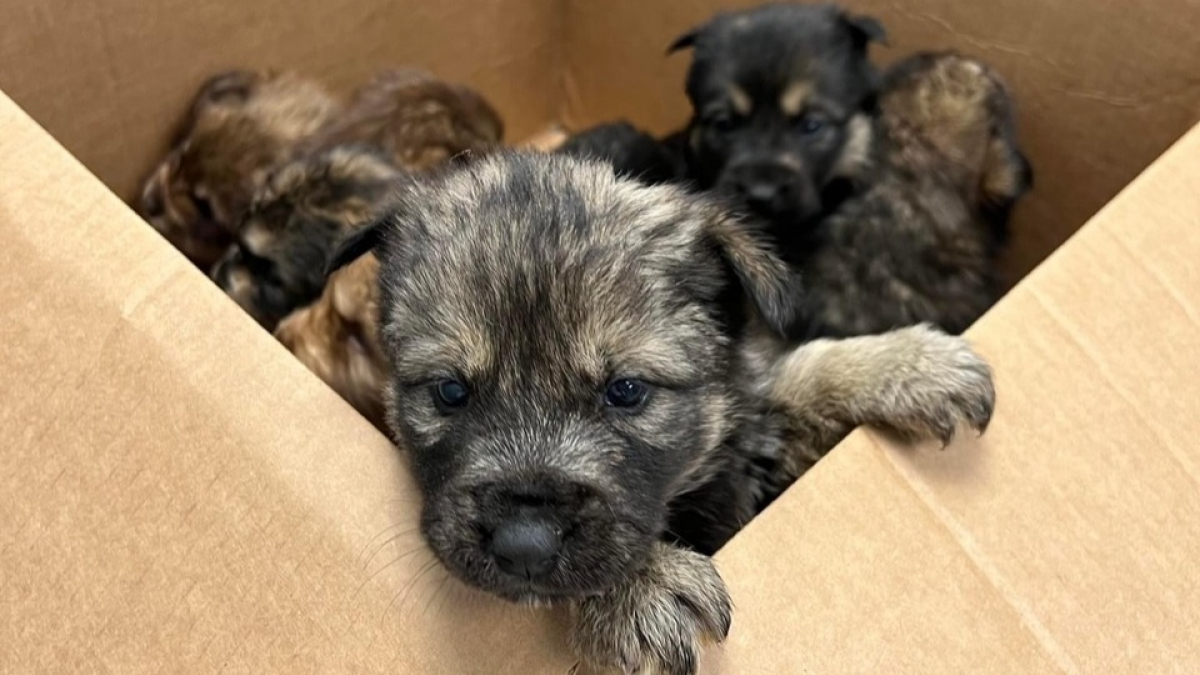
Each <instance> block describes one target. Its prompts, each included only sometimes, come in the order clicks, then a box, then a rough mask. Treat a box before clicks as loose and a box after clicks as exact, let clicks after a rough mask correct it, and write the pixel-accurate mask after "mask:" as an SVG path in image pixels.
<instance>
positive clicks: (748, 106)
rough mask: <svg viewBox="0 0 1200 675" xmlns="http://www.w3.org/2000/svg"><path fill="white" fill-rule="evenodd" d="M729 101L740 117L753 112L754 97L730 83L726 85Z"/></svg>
mask: <svg viewBox="0 0 1200 675" xmlns="http://www.w3.org/2000/svg"><path fill="white" fill-rule="evenodd" d="M728 93H729V103H730V105H732V106H733V110H734V111H735V112H736V113H737V114H738V115H741V116H742V117H746V116H747V115H749V114H750V113H752V112H754V99H752V98H750V95H749V94H747V93H746V92H745V91H743V90H742V88H741V87H739V86H737V85H736V84H730V85H729V87H728Z"/></svg>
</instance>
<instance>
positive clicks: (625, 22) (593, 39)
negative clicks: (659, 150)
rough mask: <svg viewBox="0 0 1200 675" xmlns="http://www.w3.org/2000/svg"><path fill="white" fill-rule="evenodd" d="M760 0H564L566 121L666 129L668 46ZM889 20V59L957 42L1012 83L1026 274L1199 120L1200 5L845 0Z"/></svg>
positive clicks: (1020, 263)
mask: <svg viewBox="0 0 1200 675" xmlns="http://www.w3.org/2000/svg"><path fill="white" fill-rule="evenodd" d="M755 4H758V3H757V2H756V0H688V1H673V2H645V1H644V0H611V1H607V2H593V1H591V0H566V6H567V17H566V26H567V37H566V40H565V42H564V50H565V54H566V60H567V64H568V69H567V71H566V92H565V94H566V101H565V106H566V107H565V111H564V119H565V121H566V122H567V124H568V125H569V126H571V127H578V126H581V125H586V124H591V123H594V122H597V121H601V120H606V119H610V118H615V117H620V116H626V117H632V118H633V119H634V121H636V122H638V123H640V124H644V125H646V126H649V127H650V128H652V129H655V130H657V131H659V132H666V131H671V130H674V129H676V128H679V127H680V126H681V125H682V124H683V123H684V122H685V121H686V120H687V110H688V108H687V101H686V99H685V97H684V95H683V73H684V70H685V69H686V67H687V63H688V60H689V56H688V55H687V54H686V53H681V54H676V55H674V56H672V57H667V56H666V55H665V52H666V48H667V45H669V44H670V43H671V42H672V41H673V40H674V38H675V37H677V36H678V35H679V34H680V33H682V32H683V31H685V30H687V29H688V28H690V27H692V26H694V25H697V24H699V23H700V22H702V21H704V20H705V19H707V18H708V17H709V16H711V15H712V14H713V13H714V12H716V11H717V10H719V9H725V8H736V7H746V6H752V5H755ZM842 4H843V5H845V6H847V7H850V8H853V9H854V10H855V11H858V12H864V13H869V14H872V15H874V16H877V17H879V18H880V19H881V20H883V22H884V23H885V25H886V26H887V29H888V33H889V36H890V43H891V45H892V48H891V49H881V50H879V51H878V55H879V57H880V60H881V61H883V62H886V61H890V60H892V59H895V58H898V57H901V56H903V55H906V54H909V53H911V52H913V51H917V50H922V49H941V48H954V49H958V50H961V51H964V52H966V53H968V54H972V55H975V56H978V57H980V58H983V59H985V60H987V61H988V62H989V63H991V64H993V65H994V66H995V67H996V68H997V69H998V70H999V72H1001V73H1002V74H1003V75H1004V76H1005V78H1006V79H1007V80H1008V81H1009V84H1010V85H1011V86H1012V88H1013V90H1014V92H1015V95H1016V97H1017V100H1018V104H1019V108H1018V109H1019V112H1020V131H1021V136H1022V141H1023V145H1024V146H1025V148H1026V149H1027V151H1028V153H1029V155H1030V157H1031V159H1032V162H1033V164H1034V169H1035V173H1036V181H1035V182H1036V186H1035V189H1034V191H1033V192H1032V193H1031V194H1030V196H1029V197H1028V198H1027V199H1026V200H1025V201H1024V202H1023V203H1022V205H1021V207H1020V208H1019V209H1018V211H1017V214H1016V218H1015V220H1014V223H1013V228H1014V231H1015V234H1014V237H1013V244H1012V250H1011V252H1010V256H1009V260H1008V264H1007V267H1008V276H1009V278H1010V280H1012V281H1016V280H1017V279H1020V278H1021V277H1022V276H1024V275H1025V274H1026V273H1028V272H1029V270H1031V269H1033V267H1034V266H1035V265H1037V263H1039V262H1041V260H1042V259H1044V258H1045V257H1046V255H1048V254H1049V253H1050V252H1051V251H1053V250H1054V249H1055V248H1057V247H1058V246H1059V245H1060V244H1062V242H1063V241H1064V240H1065V239H1066V238H1067V237H1068V236H1069V235H1070V234H1071V233H1073V232H1074V231H1075V230H1077V229H1078V228H1079V226H1080V225H1082V224H1083V223H1084V221H1085V220H1087V219H1088V218H1090V217H1091V216H1092V214H1094V213H1095V212H1096V211H1097V210H1098V209H1099V208H1100V207H1101V206H1103V205H1104V204H1105V203H1106V202H1107V201H1108V200H1109V199H1111V198H1112V197H1113V195H1115V194H1116V193H1117V191H1119V190H1120V189H1121V188H1122V187H1124V186H1125V184H1126V183H1128V182H1129V181H1130V180H1132V179H1133V178H1134V177H1135V176H1136V175H1137V174H1138V173H1139V172H1140V171H1141V170H1142V169H1144V168H1145V167H1146V166H1147V165H1148V164H1150V162H1151V161H1153V160H1154V158H1155V157H1157V156H1158V155H1159V154H1160V153H1162V151H1163V150H1165V149H1166V148H1167V147H1168V146H1169V145H1170V144H1171V143H1172V142H1174V141H1175V139H1177V138H1178V137H1179V136H1180V135H1181V134H1182V133H1183V132H1184V131H1186V130H1187V129H1188V128H1189V127H1191V126H1192V125H1193V124H1195V123H1196V122H1197V121H1200V83H1197V81H1196V77H1195V71H1196V64H1198V63H1200V42H1198V41H1196V40H1195V39H1193V34H1194V31H1195V27H1196V26H1197V25H1200V4H1197V3H1194V2H1187V1H1184V0H1160V1H1159V2H1152V3H1141V4H1138V5H1137V6H1136V8H1135V7H1134V6H1133V5H1130V4H1128V3H1127V2H1121V0H1057V1H1056V2H1046V1H1045V0H1009V1H1007V2H963V1H962V0H906V1H905V2H889V1H886V0H846V1H845V2H843V3H842Z"/></svg>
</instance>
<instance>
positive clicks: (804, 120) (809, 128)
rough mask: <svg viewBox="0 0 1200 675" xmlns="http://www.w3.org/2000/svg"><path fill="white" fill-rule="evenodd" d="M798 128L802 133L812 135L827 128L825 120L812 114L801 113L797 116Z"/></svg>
mask: <svg viewBox="0 0 1200 675" xmlns="http://www.w3.org/2000/svg"><path fill="white" fill-rule="evenodd" d="M796 128H798V129H799V130H800V133H802V134H805V135H809V136H811V135H812V134H815V133H817V132H819V131H821V130H822V129H824V128H825V122H824V121H823V120H821V119H818V118H816V117H813V116H812V115H801V116H800V117H797V118H796Z"/></svg>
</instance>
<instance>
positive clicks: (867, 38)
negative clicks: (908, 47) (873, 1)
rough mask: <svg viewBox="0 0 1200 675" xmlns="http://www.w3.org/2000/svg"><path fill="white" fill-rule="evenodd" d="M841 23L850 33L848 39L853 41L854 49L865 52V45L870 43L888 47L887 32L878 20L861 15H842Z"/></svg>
mask: <svg viewBox="0 0 1200 675" xmlns="http://www.w3.org/2000/svg"><path fill="white" fill-rule="evenodd" d="M842 23H843V24H844V25H845V26H846V29H847V30H849V31H850V39H851V40H853V41H854V48H855V49H858V50H860V51H866V49H867V45H869V44H870V43H872V42H878V43H879V44H881V45H884V46H885V47H886V46H888V37H887V30H886V29H884V27H883V23H882V22H880V21H879V19H876V18H875V17H872V16H866V15H862V14H849V13H844V14H842Z"/></svg>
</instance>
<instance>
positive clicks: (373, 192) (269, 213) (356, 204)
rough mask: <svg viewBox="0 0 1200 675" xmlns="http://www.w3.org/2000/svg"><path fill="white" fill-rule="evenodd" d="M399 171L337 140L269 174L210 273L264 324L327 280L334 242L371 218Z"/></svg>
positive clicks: (379, 156) (270, 325) (311, 295)
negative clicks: (234, 237)
mask: <svg viewBox="0 0 1200 675" xmlns="http://www.w3.org/2000/svg"><path fill="white" fill-rule="evenodd" d="M399 177H400V170H399V169H397V168H396V167H394V166H393V165H392V163H391V162H390V161H389V159H388V158H387V157H385V156H383V155H382V154H381V153H379V152H376V151H373V150H370V149H366V148H362V147H358V146H338V147H335V148H333V149H331V150H327V151H324V152H321V153H318V154H316V155H312V156H308V157H303V158H300V159H296V160H293V161H291V162H289V163H287V164H285V165H284V166H282V167H281V168H279V169H278V170H277V171H275V172H274V173H273V174H272V175H270V176H269V177H268V178H267V180H266V181H265V183H264V185H263V186H262V188H261V189H260V190H259V191H258V193H257V194H256V195H255V199H254V203H253V204H252V205H251V206H250V208H249V210H248V211H247V214H246V217H245V219H244V220H243V221H242V223H241V224H240V226H239V227H238V233H237V243H236V245H234V246H231V247H230V249H229V251H228V252H227V253H226V255H225V257H224V258H222V259H221V261H220V262H219V263H218V264H217V265H216V267H215V268H214V269H213V272H212V277H213V279H214V280H215V281H216V282H217V284H218V285H219V286H220V287H221V288H222V289H224V290H225V292H226V293H228V294H229V296H230V297H232V298H233V299H234V300H236V301H237V303H238V304H239V305H241V306H242V308H243V309H245V310H246V312H248V313H249V314H250V315H251V316H253V317H254V318H255V320H256V321H258V322H259V323H260V324H261V325H262V326H263V327H264V328H266V329H267V330H274V328H275V325H276V324H277V323H278V322H279V320H280V319H282V318H283V317H285V316H287V315H288V314H289V313H291V312H292V311H293V310H295V309H297V308H299V307H302V306H304V305H307V304H308V303H310V302H312V301H313V300H316V299H317V296H319V295H320V294H321V289H322V288H323V287H324V286H325V263H326V261H327V260H328V259H329V256H330V254H331V253H332V252H333V250H334V246H335V245H336V244H337V242H338V241H340V240H341V239H342V238H343V237H344V236H345V235H347V234H349V233H350V232H352V231H353V230H354V229H355V228H356V227H359V226H361V225H365V224H367V223H368V222H369V221H370V220H371V219H372V216H373V215H374V212H375V210H376V209H378V208H379V204H380V202H381V200H382V199H383V198H384V196H385V195H386V194H387V192H388V188H389V186H390V185H391V183H392V182H394V181H395V180H396V179H397V178H399Z"/></svg>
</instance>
